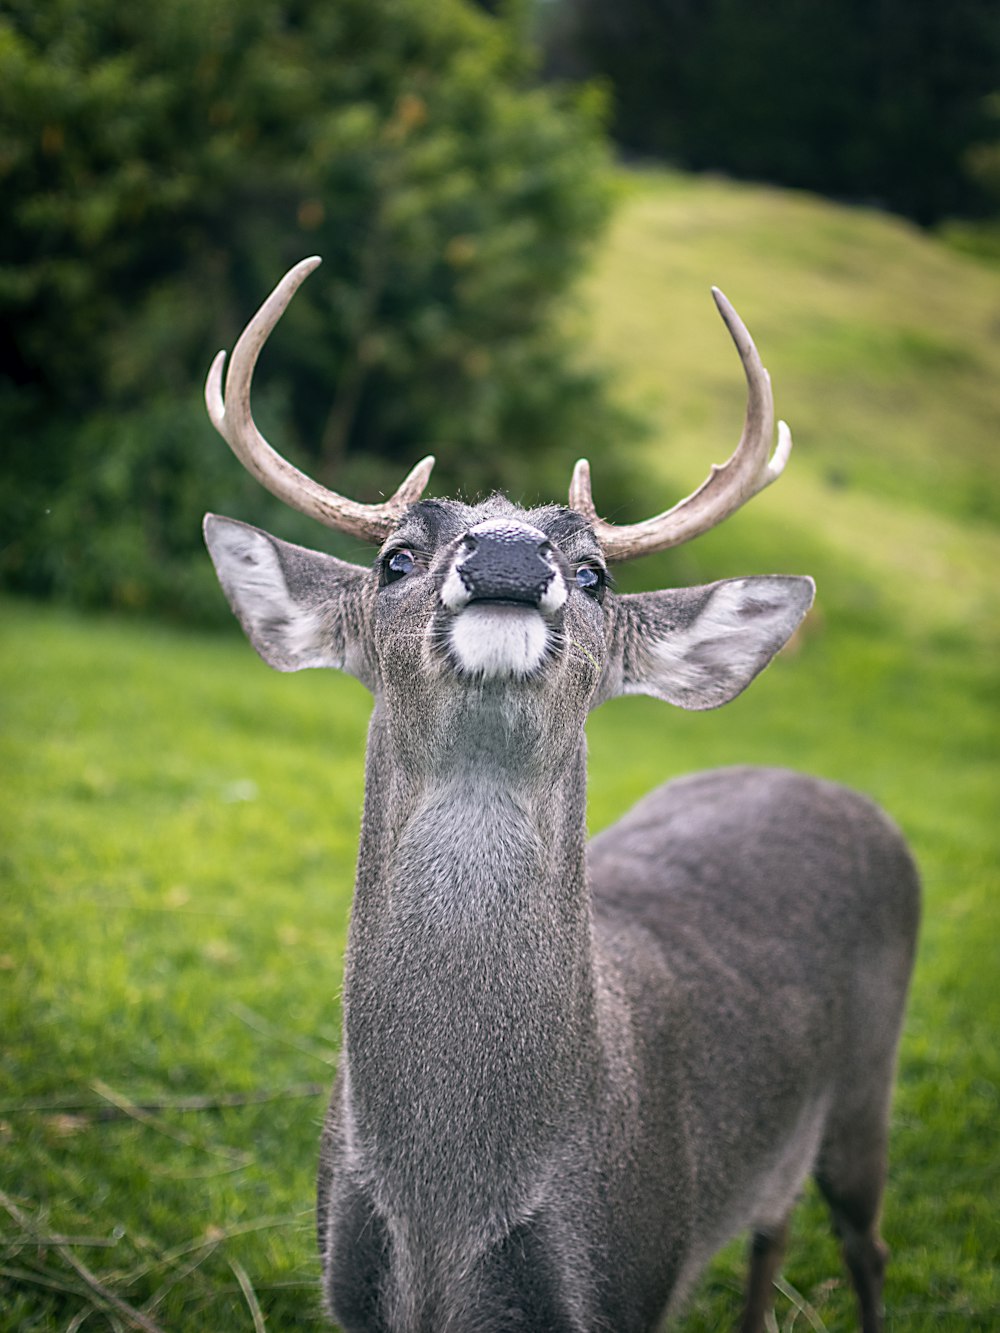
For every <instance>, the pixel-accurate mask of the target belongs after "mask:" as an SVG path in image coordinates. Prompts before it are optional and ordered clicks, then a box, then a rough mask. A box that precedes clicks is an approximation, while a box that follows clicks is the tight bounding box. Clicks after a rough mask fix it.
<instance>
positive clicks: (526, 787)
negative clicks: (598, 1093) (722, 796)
mask: <svg viewBox="0 0 1000 1333" xmlns="http://www.w3.org/2000/svg"><path fill="white" fill-rule="evenodd" d="M507 722H508V723H509V718H508V719H507ZM455 736H456V733H455V731H454V730H453V729H452V728H449V729H448V733H447V736H446V735H444V734H442V735H441V736H439V738H438V740H439V743H438V744H437V745H434V744H431V745H428V744H426V743H425V744H424V745H423V746H422V747H421V756H422V757H421V759H420V761H419V762H412V763H410V762H407V763H406V764H405V765H401V764H400V762H399V759H400V744H401V742H400V738H399V736H398V735H394V733H393V727H392V726H391V725H390V724H389V722H388V719H387V718H386V716H385V715H384V714H383V713H382V712H381V710H379V709H378V708H377V709H376V713H375V715H374V717H373V722H372V729H371V734H370V739H369V752H368V772H367V785H366V798H365V813H364V820H363V825H362V840H361V850H360V856H359V866H358V881H357V889H356V894H355V901H354V909H353V913H352V918H351V930H350V939H349V946H348V954H347V964H346V975H345V987H344V1020H345V1047H346V1056H347V1067H348V1070H349V1073H348V1074H347V1080H348V1082H349V1096H350V1099H351V1119H352V1122H353V1123H354V1124H355V1126H356V1130H357V1132H358V1134H359V1136H360V1139H361V1141H362V1142H363V1143H364V1144H365V1145H366V1150H367V1151H369V1152H370V1153H372V1154H373V1155H374V1157H375V1158H376V1159H377V1176H378V1178H379V1179H380V1180H381V1181H383V1182H386V1181H389V1182H392V1181H395V1182H396V1185H397V1187H398V1188H399V1189H400V1190H402V1191H403V1192H404V1193H407V1194H408V1195H412V1196H413V1198H414V1199H415V1198H416V1196H417V1195H419V1194H420V1193H421V1191H423V1192H424V1193H426V1187H427V1181H428V1180H435V1181H437V1182H439V1183H438V1186H437V1187H436V1188H438V1189H443V1190H446V1189H447V1181H448V1180H449V1179H450V1175H451V1173H452V1172H453V1171H454V1163H455V1162H461V1161H470V1160H472V1161H476V1162H477V1163H479V1164H480V1166H481V1167H482V1172H481V1174H480V1176H479V1177H478V1178H480V1179H482V1180H483V1182H484V1189H488V1190H489V1193H490V1197H491V1198H494V1199H495V1193H496V1188H497V1182H498V1181H500V1180H506V1181H508V1183H510V1181H511V1163H512V1162H515V1161H519V1162H520V1163H521V1164H522V1167H521V1168H519V1169H524V1170H527V1169H530V1168H529V1166H528V1164H529V1163H530V1162H531V1161H532V1159H533V1157H534V1156H536V1155H539V1156H542V1157H544V1155H545V1153H546V1151H547V1150H548V1148H549V1146H550V1145H549V1143H548V1140H549V1139H551V1138H552V1137H553V1136H554V1135H557V1134H558V1132H559V1129H558V1127H559V1125H560V1124H565V1121H566V1118H567V1116H569V1115H570V1114H571V1113H572V1109H571V1108H572V1106H573V1105H574V1104H576V1103H578V1101H579V1098H580V1096H581V1095H583V1096H585V1095H586V1088H587V1087H588V1086H589V1083H590V1081H591V1080H592V1079H593V1077H594V1070H595V1069H596V1068H597V1067H598V1063H599V1062H598V1060H597V1059H596V1051H595V1042H596V1036H595V1034H596V1023H595V1019H594V1003H595V1002H594V979H593V965H592V956H591V918H590V908H589V898H588V893H587V885H586V877H585V871H584V841H585V836H584V834H585V830H584V815H585V751H584V742H583V738H582V732H581V734H580V736H579V737H578V740H577V743H576V745H575V746H574V747H572V749H571V750H570V751H569V752H568V754H567V755H566V756H564V759H563V760H562V761H560V765H559V771H558V772H554V771H553V766H552V762H551V756H550V758H549V759H548V760H547V761H546V762H544V763H543V762H541V761H540V760H539V754H540V753H541V752H542V751H541V750H540V749H538V748H537V747H534V748H532V747H528V749H526V748H525V747H524V746H523V745H521V746H520V747H515V748H516V749H517V756H518V757H517V758H515V755H514V752H513V750H512V748H511V745H512V742H511V737H510V735H509V734H508V736H507V738H506V740H504V738H503V736H502V734H501V731H497V732H491V731H489V730H488V729H487V730H486V731H484V730H483V729H482V728H480V730H479V731H478V732H477V733H476V741H475V743H474V744H469V743H466V744H461V743H455ZM522 739H523V738H522ZM374 1175H376V1172H375V1171H374V1170H373V1176H374ZM486 1182H489V1183H488V1185H487V1184H486ZM463 1188H464V1187H463ZM512 1188H513V1186H512ZM468 1202H469V1201H468V1199H467V1198H466V1199H465V1200H464V1203H465V1204H468ZM458 1206H459V1203H458V1201H457V1200H451V1201H450V1203H449V1207H458Z"/></svg>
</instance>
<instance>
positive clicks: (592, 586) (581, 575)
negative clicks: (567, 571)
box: [576, 565, 607, 601]
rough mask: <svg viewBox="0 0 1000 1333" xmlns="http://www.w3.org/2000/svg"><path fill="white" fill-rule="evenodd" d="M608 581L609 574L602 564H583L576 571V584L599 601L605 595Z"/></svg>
mask: <svg viewBox="0 0 1000 1333" xmlns="http://www.w3.org/2000/svg"><path fill="white" fill-rule="evenodd" d="M606 582H607V575H606V574H605V572H604V570H603V569H602V568H601V566H600V565H581V566H580V568H579V569H578V570H577V571H576V586H577V587H578V588H580V589H582V590H583V592H585V593H586V594H587V595H588V596H589V597H595V598H596V599H597V600H598V601H600V600H601V599H602V598H603V596H604V587H605V584H606Z"/></svg>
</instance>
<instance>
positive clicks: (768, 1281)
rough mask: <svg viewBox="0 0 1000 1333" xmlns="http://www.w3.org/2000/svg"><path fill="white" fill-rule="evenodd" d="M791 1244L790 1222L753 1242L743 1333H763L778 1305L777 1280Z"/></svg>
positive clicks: (761, 1233) (759, 1233)
mask: <svg viewBox="0 0 1000 1333" xmlns="http://www.w3.org/2000/svg"><path fill="white" fill-rule="evenodd" d="M787 1240H788V1221H787V1219H786V1221H784V1222H782V1223H781V1224H780V1225H779V1226H777V1227H771V1228H769V1229H768V1230H767V1231H755V1232H754V1234H753V1235H752V1236H751V1238H750V1272H749V1275H748V1277H747V1292H746V1302H745V1304H744V1306H743V1319H742V1322H741V1323H740V1333H763V1331H764V1321H765V1319H766V1318H767V1315H768V1311H769V1310H770V1309H771V1308H772V1306H773V1305H774V1279H775V1278H776V1277H777V1275H778V1270H779V1268H780V1267H781V1260H782V1258H783V1257H784V1253H785V1243H786V1242H787Z"/></svg>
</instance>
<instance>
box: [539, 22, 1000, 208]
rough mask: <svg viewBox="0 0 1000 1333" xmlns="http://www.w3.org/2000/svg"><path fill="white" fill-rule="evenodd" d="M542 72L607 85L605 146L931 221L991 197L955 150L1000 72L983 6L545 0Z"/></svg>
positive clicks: (996, 36)
mask: <svg viewBox="0 0 1000 1333" xmlns="http://www.w3.org/2000/svg"><path fill="white" fill-rule="evenodd" d="M544 12H545V13H546V16H547V18H546V34H547V35H546V45H547V50H548V60H549V64H550V67H551V68H553V69H555V70H558V71H559V72H561V73H570V72H578V73H583V74H585V75H586V76H588V77H592V76H594V75H602V76H605V77H606V78H607V79H608V80H609V81H610V83H611V85H612V87H613V92H614V107H615V114H614V126H613V131H614V135H615V137H616V139H617V140H618V142H619V143H621V144H622V145H623V146H624V147H625V148H626V149H627V150H629V151H630V152H633V153H635V152H639V153H644V154H649V155H652V156H654V157H657V158H660V159H661V160H663V159H666V160H667V161H670V162H672V163H675V164H677V165H679V166H684V167H688V168H694V169H698V170H704V169H708V170H714V171H720V170H721V171H728V172H732V173H733V174H735V175H737V176H741V177H751V178H755V179H758V180H767V181H774V182H779V183H781V184H784V185H792V186H797V187H800V188H805V189H808V190H814V191H818V192H820V193H823V194H826V195H828V196H831V197H833V198H838V199H841V198H849V199H855V200H859V201H864V202H868V201H872V202H875V203H878V204H880V205H882V206H884V207H887V208H890V209H892V210H894V211H896V212H901V213H904V214H906V215H907V216H908V217H912V218H914V219H916V220H917V221H918V222H921V223H924V224H928V223H932V222H937V221H940V220H941V219H943V218H946V217H949V216H953V215H956V214H958V215H962V216H967V215H970V214H971V215H973V216H975V215H977V214H979V213H981V212H982V211H983V209H984V208H986V207H988V199H987V197H986V196H985V195H984V193H983V191H982V190H981V189H980V187H979V185H978V183H977V181H976V180H975V179H974V178H973V177H970V176H969V175H968V173H967V171H966V163H965V154H966V151H967V150H968V148H969V146H970V145H971V144H974V143H975V142H976V141H977V138H978V137H979V135H980V133H981V130H982V128H983V125H984V123H985V122H984V109H983V106H982V99H983V97H984V96H985V95H986V94H988V93H990V92H992V91H994V90H995V87H996V80H997V70H998V68H1000V10H998V9H997V6H996V5H995V4H992V3H990V0H954V3H951V4H941V3H939V0H880V3H878V4H875V3H871V0H868V2H867V3H854V4H844V3H841V4H831V3H830V0H619V3H617V4H614V5H609V4H607V3H606V2H605V0H555V3H554V4H552V5H550V6H546V9H545V11H544Z"/></svg>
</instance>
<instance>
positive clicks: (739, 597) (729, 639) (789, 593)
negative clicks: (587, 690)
mask: <svg viewBox="0 0 1000 1333" xmlns="http://www.w3.org/2000/svg"><path fill="white" fill-rule="evenodd" d="M814 593H815V585H814V583H813V581H812V579H810V578H804V577H800V576H798V575H770V576H761V577H759V578H746V579H728V580H726V581H725V582H722V583H711V584H708V585H707V586H706V587H703V588H672V589H666V590H664V591H662V592H647V593H635V594H631V595H626V596H621V597H617V598H616V599H615V620H614V623H613V627H612V635H613V646H612V651H611V654H610V656H609V660H608V665H607V667H606V669H605V674H604V680H603V681H602V684H601V688H600V691H599V701H600V700H603V699H609V698H612V697H614V696H615V695H618V694H651V695H653V696H654V698H657V699H665V700H666V701H667V703H672V704H676V705H677V706H678V707H680V708H692V709H702V708H718V707H719V705H720V704H725V703H728V702H729V700H730V699H734V698H735V697H736V695H737V694H739V693H740V692H741V690H744V689H746V687H747V686H748V685H749V684H750V682H751V681H752V680H753V678H754V676H756V675H757V674H758V672H760V671H763V669H764V667H766V666H767V664H768V662H770V660H771V658H772V657H773V656H774V655H775V653H776V652H777V651H778V649H779V648H781V647H782V646H783V645H784V644H785V643H786V642H787V641H788V639H789V637H790V636H791V634H792V632H793V631H794V629H795V628H796V626H797V625H798V624H799V623H800V621H801V620H802V618H803V616H804V615H805V614H806V612H807V611H808V610H809V607H810V606H811V605H812V600H813V595H814Z"/></svg>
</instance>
